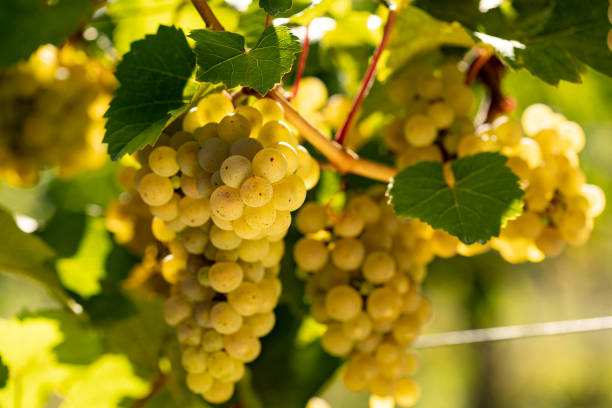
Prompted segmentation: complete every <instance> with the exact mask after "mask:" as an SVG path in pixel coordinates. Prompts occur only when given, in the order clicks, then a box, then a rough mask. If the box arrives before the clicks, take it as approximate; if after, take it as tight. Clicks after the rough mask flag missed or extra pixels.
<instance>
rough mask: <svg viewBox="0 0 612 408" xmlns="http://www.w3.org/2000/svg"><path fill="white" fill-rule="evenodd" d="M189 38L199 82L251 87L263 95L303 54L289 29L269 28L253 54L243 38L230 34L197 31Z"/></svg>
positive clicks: (225, 32) (231, 86) (230, 86)
mask: <svg viewBox="0 0 612 408" xmlns="http://www.w3.org/2000/svg"><path fill="white" fill-rule="evenodd" d="M189 37H191V38H192V39H194V40H195V42H196V46H195V53H196V55H197V63H198V74H197V78H198V81H206V82H212V83H219V82H222V83H224V84H225V85H226V86H227V87H229V88H233V87H235V86H239V85H242V86H249V87H251V88H253V89H255V90H256V91H257V92H259V93H260V94H262V95H263V94H265V93H266V92H268V91H269V90H270V89H272V88H273V87H274V85H275V84H277V83H278V82H280V80H281V78H282V76H283V75H284V74H285V73H287V72H288V71H289V70H290V69H291V66H292V65H293V60H294V59H295V54H296V53H297V52H299V51H300V50H301V47H300V44H299V42H298V40H297V38H296V37H295V36H294V35H293V34H291V33H290V32H289V29H287V28H286V27H273V26H270V27H268V28H266V29H265V30H264V32H263V34H262V35H261V37H260V38H259V40H258V41H257V44H256V45H255V47H254V48H252V49H250V50H246V49H245V45H244V44H245V40H244V37H242V36H241V35H240V34H236V33H230V32H227V31H211V30H195V31H192V32H191V34H189Z"/></svg>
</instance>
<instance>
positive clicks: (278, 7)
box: [259, 0, 292, 16]
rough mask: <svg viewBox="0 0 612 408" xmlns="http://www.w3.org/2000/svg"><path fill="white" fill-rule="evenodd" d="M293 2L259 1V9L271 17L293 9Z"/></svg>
mask: <svg viewBox="0 0 612 408" xmlns="http://www.w3.org/2000/svg"><path fill="white" fill-rule="evenodd" d="M291 3H292V0H259V7H261V8H262V9H264V10H265V11H266V13H268V14H270V15H271V16H273V15H275V14H278V13H280V12H281V11H286V10H289V9H290V8H291Z"/></svg>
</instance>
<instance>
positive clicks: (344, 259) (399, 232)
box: [293, 188, 434, 407]
mask: <svg viewBox="0 0 612 408" xmlns="http://www.w3.org/2000/svg"><path fill="white" fill-rule="evenodd" d="M295 224H296V227H297V228H298V230H299V231H300V232H302V233H303V234H305V236H304V237H303V238H301V239H300V240H299V241H297V243H296V244H295V246H294V252H293V255H294V259H295V261H296V263H297V265H298V266H299V268H300V269H301V270H302V271H305V272H306V273H307V279H308V280H307V295H308V297H309V298H310V300H311V315H312V316H313V317H314V318H315V319H316V320H317V321H319V322H320V323H323V324H326V325H327V329H326V331H325V333H324V334H323V336H322V338H321V342H322V345H323V348H324V349H325V350H326V351H327V352H328V353H330V354H332V355H334V356H338V357H345V358H348V360H349V361H348V364H347V367H346V370H345V371H344V375H343V380H344V383H345V385H346V387H347V388H349V389H350V390H352V391H355V392H359V391H362V390H366V389H367V390H369V391H370V392H371V394H373V395H374V396H378V397H393V398H394V399H395V401H396V403H397V404H398V405H400V406H405V407H408V406H412V405H414V404H415V403H416V402H417V400H418V398H419V395H420V388H419V386H418V384H417V383H416V382H415V381H414V380H413V379H412V378H411V375H413V374H414V373H415V372H416V370H417V368H418V360H417V357H416V356H415V355H414V354H413V353H411V352H410V351H408V350H407V348H408V347H409V346H410V344H411V343H412V342H413V341H414V339H415V338H416V337H417V336H418V334H419V331H420V328H421V326H422V325H423V324H424V323H426V322H427V321H428V320H429V319H430V317H431V304H430V302H429V301H428V300H427V299H425V298H424V297H423V295H422V294H421V286H420V282H421V281H422V280H423V279H424V277H425V265H426V264H427V263H428V262H429V261H431V259H432V258H433V256H434V255H433V252H432V250H431V247H430V246H429V245H428V244H427V241H426V240H424V239H423V238H422V236H420V232H421V231H422V230H423V229H427V228H428V227H427V226H426V225H425V224H422V223H420V222H419V221H417V220H408V219H399V218H398V217H397V216H396V215H395V214H394V213H393V210H392V208H391V207H390V206H389V205H388V204H387V203H386V202H385V199H384V196H383V194H382V192H381V190H380V189H379V188H373V189H371V190H370V191H368V193H366V194H360V195H356V196H354V197H352V198H351V199H349V201H348V203H347V205H346V207H345V209H344V211H342V213H341V214H328V209H326V207H325V206H323V205H321V204H318V203H314V202H309V203H307V204H306V205H305V206H304V207H303V208H302V209H301V210H300V211H299V212H298V215H297V216H296V221H295Z"/></svg>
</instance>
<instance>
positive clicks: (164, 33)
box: [104, 26, 195, 160]
mask: <svg viewBox="0 0 612 408" xmlns="http://www.w3.org/2000/svg"><path fill="white" fill-rule="evenodd" d="M194 67H195V56H194V55H193V52H192V51H191V48H190V47H189V44H188V43H187V39H186V38H185V35H184V34H183V31H182V30H181V29H178V28H175V27H167V26H159V29H158V30H157V33H156V34H150V35H147V36H146V37H145V38H144V39H143V40H139V41H136V42H134V43H132V47H131V49H130V52H128V53H127V54H126V55H125V56H124V57H123V61H121V63H120V64H119V66H118V67H117V72H116V74H115V75H116V76H117V79H118V80H119V83H120V86H119V89H118V90H117V93H116V96H115V97H114V98H113V100H112V101H111V104H110V107H109V109H108V111H106V114H105V116H106V117H107V118H108V121H107V123H106V135H105V137H104V142H105V143H108V151H109V153H110V155H111V157H112V158H113V160H116V159H118V158H120V157H121V156H123V155H124V154H126V153H134V152H135V151H137V150H139V149H141V148H142V147H144V146H145V145H147V144H152V143H154V142H155V141H156V140H157V138H158V137H159V135H160V133H161V131H162V129H163V128H164V126H165V125H166V123H167V122H168V121H169V120H171V119H172V117H173V115H172V114H171V113H170V111H171V110H173V109H177V108H180V107H182V106H185V105H186V103H185V101H184V99H183V90H184V89H185V86H186V84H187V82H188V81H189V78H190V77H191V74H192V72H193V69H194ZM179 113H180V111H179Z"/></svg>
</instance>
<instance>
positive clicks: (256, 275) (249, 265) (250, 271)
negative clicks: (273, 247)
mask: <svg viewBox="0 0 612 408" xmlns="http://www.w3.org/2000/svg"><path fill="white" fill-rule="evenodd" d="M240 266H241V267H242V270H243V272H244V279H245V280H248V281H251V282H255V283H257V282H259V281H261V280H262V279H263V277H264V274H265V268H264V266H263V265H262V264H261V262H240Z"/></svg>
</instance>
